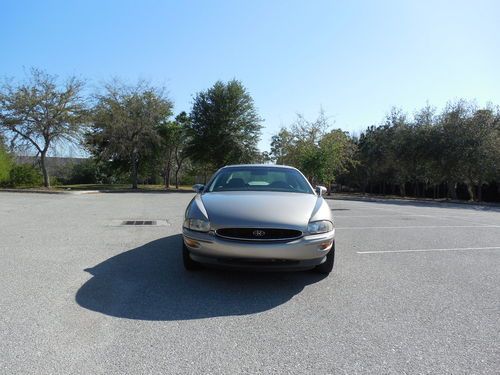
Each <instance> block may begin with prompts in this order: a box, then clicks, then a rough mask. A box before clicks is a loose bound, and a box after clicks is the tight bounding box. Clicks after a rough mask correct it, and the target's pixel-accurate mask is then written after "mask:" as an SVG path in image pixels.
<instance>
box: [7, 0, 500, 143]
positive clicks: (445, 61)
mask: <svg viewBox="0 0 500 375" xmlns="http://www.w3.org/2000/svg"><path fill="white" fill-rule="evenodd" d="M0 46H1V50H2V55H1V58H0V75H2V76H9V77H22V75H23V69H24V68H29V67H31V66H35V67H39V68H43V69H45V70H47V71H48V72H50V73H54V74H58V75H60V76H61V77H64V76H66V75H71V74H76V75H78V76H80V77H82V78H84V79H86V80H88V81H89V87H90V88H92V87H96V86H98V85H99V84H100V83H101V82H103V81H105V80H107V79H109V78H110V77H112V76H117V77H121V78H123V79H125V80H127V81H131V82H133V81H135V80H137V79H139V78H144V79H148V80H150V81H152V82H153V83H154V84H159V85H165V86H166V87H167V88H168V91H169V92H170V97H171V99H173V101H174V102H175V110H176V111H177V112H178V111H181V110H187V111H188V110H189V108H190V105H191V102H192V97H193V94H195V93H196V92H197V91H200V90H204V89H206V88H208V87H209V86H211V85H212V84H213V83H214V82H215V81H216V80H219V79H221V80H229V79H232V78H237V79H239V80H241V81H242V82H243V84H244V85H245V86H246V87H247V88H248V90H249V91H250V93H251V94H252V96H253V98H254V99H255V102H256V105H257V107H258V109H259V111H260V113H261V116H262V117H263V118H264V126H265V128H264V132H263V138H262V141H261V143H260V147H261V149H263V150H264V149H267V148H268V145H269V138H270V136H271V135H272V134H274V133H276V132H277V131H278V130H279V128H280V126H282V125H287V124H290V123H291V122H292V121H293V120H294V118H295V115H296V113H301V114H304V115H305V116H306V117H308V118H310V119H314V118H315V117H316V116H317V114H318V112H319V109H320V108H321V107H322V108H323V109H324V110H325V111H326V113H327V115H329V116H330V117H331V119H332V121H335V127H340V128H342V129H345V130H349V131H351V132H359V131H360V130H362V129H364V128H366V127H367V126H368V125H371V124H375V123H378V122H380V121H381V120H382V118H383V116H384V115H385V114H386V113H387V112H388V111H389V110H390V108H391V107H392V106H397V107H401V108H403V109H405V110H407V111H408V112H410V113H411V112H413V111H414V110H415V109H417V108H419V107H422V106H424V105H425V104H426V102H427V101H428V102H429V103H430V104H433V105H435V106H437V107H438V108H441V107H442V106H444V104H445V103H446V102H447V101H448V100H453V99H456V98H461V97H463V98H470V99H476V100H477V101H478V103H479V104H485V103H487V102H493V103H494V104H500V1H498V0H490V1H487V0H485V1H481V0H479V1H459V0H455V1H347V0H346V1H333V0H331V1H312V0H310V1H290V0H287V1H271V0H268V1H256V0H252V1H236V0H235V1H203V0H200V1H189V0H186V1H180V0H179V1H124V0H121V1H103V0H101V1H83V0H82V1H22V0H17V1H14V0H12V1H9V0H1V1H0Z"/></svg>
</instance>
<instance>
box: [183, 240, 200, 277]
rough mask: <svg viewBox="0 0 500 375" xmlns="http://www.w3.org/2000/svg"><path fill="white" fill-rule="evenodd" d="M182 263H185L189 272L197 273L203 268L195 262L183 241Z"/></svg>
mask: <svg viewBox="0 0 500 375" xmlns="http://www.w3.org/2000/svg"><path fill="white" fill-rule="evenodd" d="M182 262H183V263H184V268H185V269H186V270H188V271H196V270H199V269H200V268H201V264H200V263H198V262H195V261H194V260H192V259H191V256H190V255H189V250H188V248H187V246H186V244H185V243H184V241H182Z"/></svg>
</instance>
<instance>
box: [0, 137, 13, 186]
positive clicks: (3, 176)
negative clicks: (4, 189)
mask: <svg viewBox="0 0 500 375" xmlns="http://www.w3.org/2000/svg"><path fill="white" fill-rule="evenodd" d="M11 169H12V159H11V158H10V155H9V154H8V153H7V151H5V149H4V148H3V146H2V144H1V143H0V185H1V184H5V183H7V181H8V180H9V176H10V170H11Z"/></svg>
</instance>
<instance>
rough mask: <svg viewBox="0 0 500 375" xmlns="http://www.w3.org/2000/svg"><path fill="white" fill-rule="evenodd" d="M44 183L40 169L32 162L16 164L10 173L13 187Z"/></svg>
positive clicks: (10, 182)
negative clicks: (31, 163)
mask: <svg viewBox="0 0 500 375" xmlns="http://www.w3.org/2000/svg"><path fill="white" fill-rule="evenodd" d="M42 183H43V178H42V175H41V174H40V171H39V170H38V169H37V168H35V167H34V166H32V165H30V164H16V165H14V166H13V167H12V169H11V170H10V173H9V181H8V184H9V186H11V187H37V186H41V185H42Z"/></svg>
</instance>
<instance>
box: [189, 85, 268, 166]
mask: <svg viewBox="0 0 500 375" xmlns="http://www.w3.org/2000/svg"><path fill="white" fill-rule="evenodd" d="M190 118H191V121H190V123H189V137H190V140H189V144H188V145H187V148H186V153H187V155H189V156H190V157H191V159H192V160H193V161H195V162H199V163H208V164H211V166H212V167H214V168H219V167H222V166H224V165H227V164H232V163H246V162H252V161H253V160H255V158H256V157H257V155H258V150H257V142H258V141H259V138H260V134H261V128H262V126H261V119H260V117H259V116H258V114H257V110H256V108H255V105H254V101H253V99H252V97H251V96H250V94H249V93H248V91H247V90H246V89H245V87H244V86H243V85H242V83H241V82H239V81H237V80H232V81H229V82H227V83H224V82H221V81H218V82H216V83H215V84H214V85H213V86H212V87H211V88H209V89H208V90H206V91H202V92H199V93H198V94H196V96H195V98H194V103H193V108H192V110H191V114H190Z"/></svg>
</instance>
